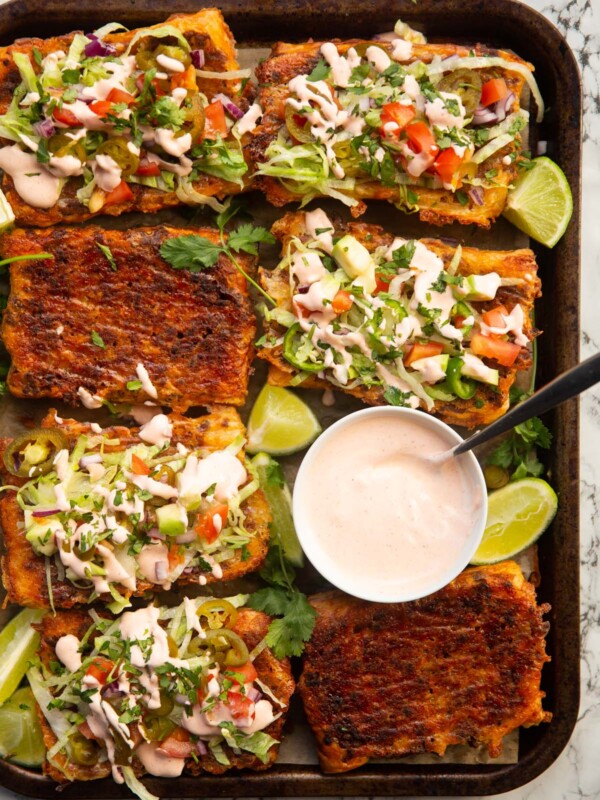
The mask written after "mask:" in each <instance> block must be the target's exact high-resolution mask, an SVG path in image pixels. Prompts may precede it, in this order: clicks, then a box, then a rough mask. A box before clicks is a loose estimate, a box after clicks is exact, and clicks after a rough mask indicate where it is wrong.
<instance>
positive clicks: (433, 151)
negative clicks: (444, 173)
mask: <svg viewBox="0 0 600 800" xmlns="http://www.w3.org/2000/svg"><path fill="white" fill-rule="evenodd" d="M405 131H406V135H407V137H408V141H409V142H410V144H411V145H412V148H411V149H412V150H414V152H415V153H427V154H428V155H430V156H432V163H433V161H434V159H435V157H436V156H437V154H438V153H439V151H440V148H439V147H438V146H437V145H436V143H435V138H434V135H433V133H432V132H431V130H430V129H429V127H428V126H427V125H426V124H425V123H424V122H413V123H412V124H411V125H408V126H407V127H406V129H405Z"/></svg>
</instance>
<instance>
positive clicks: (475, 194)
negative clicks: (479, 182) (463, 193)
mask: <svg viewBox="0 0 600 800" xmlns="http://www.w3.org/2000/svg"><path fill="white" fill-rule="evenodd" d="M467 194H468V195H469V197H470V198H471V200H472V201H473V202H474V203H475V205H476V206H482V205H483V189H482V188H481V187H480V186H473V187H472V188H471V189H469V191H468V192H467Z"/></svg>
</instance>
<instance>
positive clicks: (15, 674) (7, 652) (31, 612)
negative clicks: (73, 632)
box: [0, 608, 44, 703]
mask: <svg viewBox="0 0 600 800" xmlns="http://www.w3.org/2000/svg"><path fill="white" fill-rule="evenodd" d="M43 616H44V612H43V611H40V610H37V609H31V608H26V609H24V610H23V611H21V612H19V613H18V614H17V615H16V616H15V617H13V618H12V619H11V621H10V622H9V623H8V625H6V626H5V627H4V629H3V630H2V633H0V703H4V701H5V700H8V698H9V697H10V696H11V695H12V693H13V692H14V691H15V689H16V688H17V686H18V685H19V684H20V683H21V680H22V678H23V675H25V672H26V671H27V668H28V666H29V662H30V661H31V659H32V658H33V657H34V656H35V654H36V653H37V650H38V647H39V643H40V635H39V633H38V632H37V631H35V630H34V629H33V628H32V627H31V624H32V623H34V622H39V621H40V620H41V619H42V617H43Z"/></svg>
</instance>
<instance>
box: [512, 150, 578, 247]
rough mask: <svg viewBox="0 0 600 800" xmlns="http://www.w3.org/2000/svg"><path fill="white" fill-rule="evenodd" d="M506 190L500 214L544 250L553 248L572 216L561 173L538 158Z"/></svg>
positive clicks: (546, 159) (550, 161) (566, 187)
mask: <svg viewBox="0 0 600 800" xmlns="http://www.w3.org/2000/svg"><path fill="white" fill-rule="evenodd" d="M534 164H535V166H534V167H533V169H531V170H529V171H528V172H524V173H522V174H521V175H520V176H519V178H517V180H516V181H515V184H514V187H513V188H512V189H511V190H510V191H509V193H508V197H507V200H506V207H505V209H504V211H503V215H504V216H505V217H506V219H508V221H509V222H511V223H512V224H513V225H514V226H515V227H517V228H519V230H521V231H523V232H524V233H526V234H527V235H528V236H531V238H532V239H535V240H536V241H537V242H540V243H541V244H543V245H545V246H546V247H554V245H555V244H556V243H557V242H558V241H559V239H560V238H561V236H563V234H564V232H565V231H566V229H567V225H568V224H569V222H570V220H571V216H572V214H573V196H572V194H571V187H570V186H569V182H568V180H567V177H566V175H565V173H564V172H563V171H562V169H561V168H560V167H559V166H558V164H555V163H554V161H552V160H551V159H550V158H547V157H546V156H541V157H540V158H536V159H535V160H534Z"/></svg>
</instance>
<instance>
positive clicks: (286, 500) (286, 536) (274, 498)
mask: <svg viewBox="0 0 600 800" xmlns="http://www.w3.org/2000/svg"><path fill="white" fill-rule="evenodd" d="M252 464H253V466H254V467H256V471H257V473H258V480H259V482H260V488H261V489H262V490H263V492H264V493H265V497H266V498H267V502H268V504H269V506H270V507H271V516H272V517H273V521H272V522H271V536H272V537H273V538H274V539H275V540H276V541H279V542H280V543H281V547H282V549H283V553H284V555H285V557H286V558H287V560H288V561H289V562H290V564H292V565H293V566H294V567H301V566H303V564H304V553H303V551H302V547H301V546H300V542H299V541H298V536H297V534H296V528H295V527H294V518H293V516H292V495H291V494H290V490H289V487H288V485H287V483H286V482H285V478H284V477H283V473H282V471H281V467H280V466H279V464H278V463H277V461H275V459H274V458H271V456H270V455H268V454H267V453H259V454H258V455H257V456H254V458H253V459H252Z"/></svg>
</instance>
